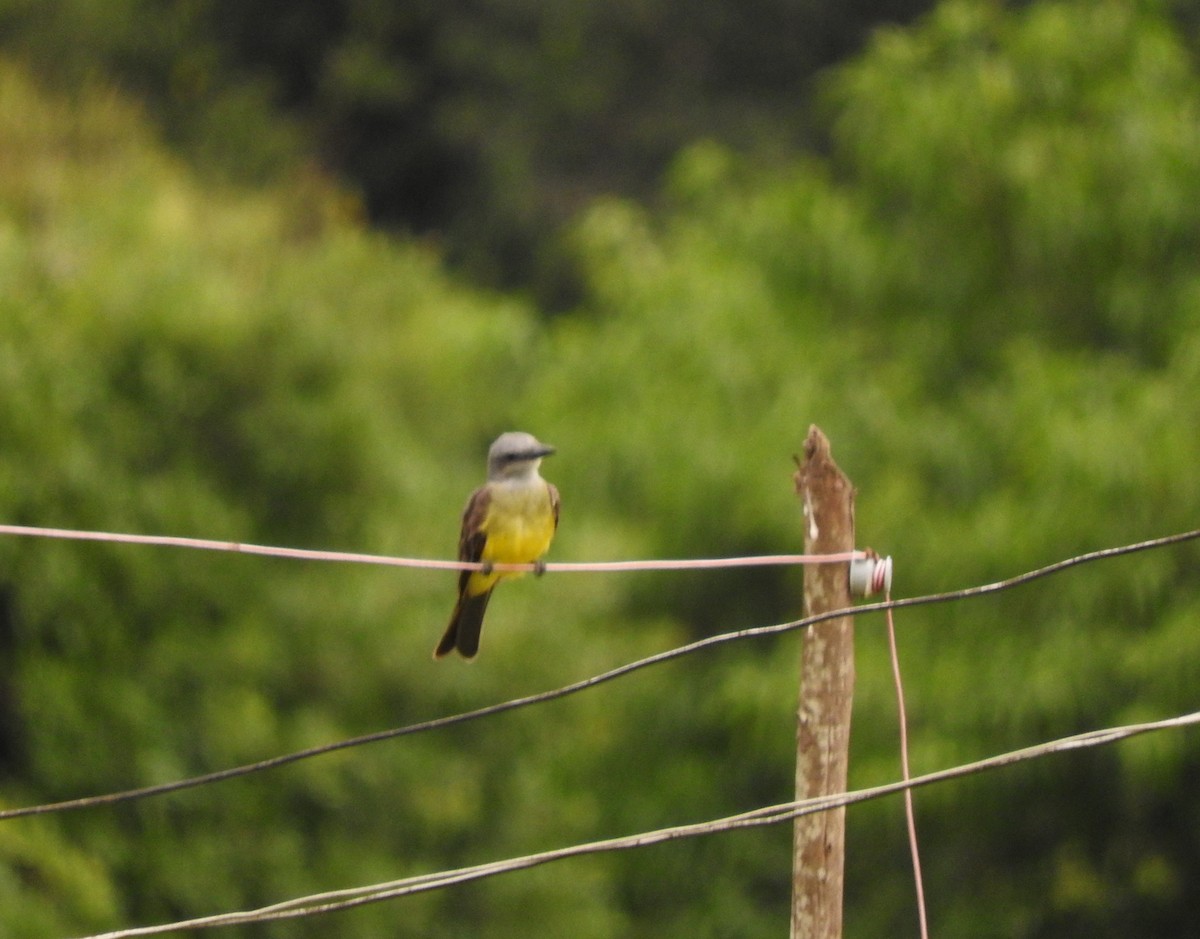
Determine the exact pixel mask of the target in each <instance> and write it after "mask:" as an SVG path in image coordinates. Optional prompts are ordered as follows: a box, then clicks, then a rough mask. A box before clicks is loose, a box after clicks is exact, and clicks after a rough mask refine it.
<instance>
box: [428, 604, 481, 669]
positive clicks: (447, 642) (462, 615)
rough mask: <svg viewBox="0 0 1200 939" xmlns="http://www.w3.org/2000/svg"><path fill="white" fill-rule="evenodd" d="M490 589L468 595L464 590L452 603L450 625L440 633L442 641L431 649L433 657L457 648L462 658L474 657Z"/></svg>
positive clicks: (477, 647)
mask: <svg viewBox="0 0 1200 939" xmlns="http://www.w3.org/2000/svg"><path fill="white" fill-rule="evenodd" d="M491 596H492V591H491V590H488V591H487V592H486V593H481V594H478V595H477V596H474V597H472V596H469V595H468V594H467V592H466V591H465V590H464V591H463V592H462V593H461V594H459V597H458V603H456V604H455V605H454V612H453V613H452V614H450V625H449V626H447V627H446V632H445V633H444V634H443V635H442V641H441V642H439V643H438V644H437V648H436V649H434V650H433V657H434V658H435V659H440V658H441V657H442V656H444V655H446V654H447V653H448V652H450V651H451V650H452V649H458V654H459V655H461V656H462V657H463V658H464V659H473V658H475V653H476V652H478V651H479V633H480V630H482V629H483V614H484V611H485V610H487V605H488V600H489V599H491Z"/></svg>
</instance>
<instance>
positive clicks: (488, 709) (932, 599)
mask: <svg viewBox="0 0 1200 939" xmlns="http://www.w3.org/2000/svg"><path fill="white" fill-rule="evenodd" d="M1197 538H1200V529H1197V530H1195V531H1189V532H1183V533H1180V534H1176V535H1167V536H1164V537H1161V538H1153V539H1150V540H1147V541H1140V542H1137V543H1135V544H1129V545H1122V546H1118V547H1113V548H1103V549H1100V550H1097V551H1090V552H1088V553H1086V554H1081V555H1077V556H1075V557H1072V558H1067V559H1065V560H1062V561H1057V562H1055V563H1053V564H1049V565H1046V566H1045V567H1041V568H1037V569H1036V570H1032V571H1027V572H1025V573H1023V574H1018V575H1016V576H1014V577H1010V578H1008V579H1006V580H1001V581H996V582H994V583H991V584H984V585H981V586H977V587H966V588H963V589H960V590H952V591H947V592H944V593H937V594H928V595H925V596H921V597H907V598H901V599H899V600H884V601H880V602H877V603H865V604H861V605H859V606H856V607H851V608H849V609H845V610H832V611H829V612H826V613H822V614H820V615H817V616H810V617H808V618H806V619H800V620H794V621H791V622H787V623H779V624H776V625H772V626H755V627H751V628H748V629H742V630H737V631H735V632H729V633H721V634H719V635H716V636H708V637H706V638H704V639H699V640H697V641H695V642H691V643H688V644H687V645H683V646H677V647H675V648H673V649H668V650H665V651H663V652H659V653H656V654H654V655H651V656H647V657H646V658H643V659H638V660H637V661H634V662H629V663H626V664H625V665H620V666H617V667H616V668H613V669H610V670H608V671H606V672H601V673H600V674H597V675H593V676H591V677H589V678H585V679H582V680H580V681H576V682H572V683H571V684H568V685H563V686H561V687H559V688H554V689H551V690H549V691H542V692H538V693H536V694H531V695H525V696H523V697H520V698H512V699H510V700H507V701H502V702H499V703H497V704H490V705H486V706H484V707H480V708H475V709H474V710H470V711H463V712H460V713H458V714H451V715H447V716H445V717H437V718H433V719H431V720H427V721H421V722H418V723H415V724H408V725H406V726H403V727H394V728H389V729H387V730H381V731H376V732H374V733H370V734H363V735H361V736H357V737H351V738H348V739H345V740H338V741H334V742H332V743H327V744H321V745H319V746H315V747H310V748H308V749H305V750H298V751H295V752H293V753H286V754H281V755H279V756H274V757H269V758H267V759H265V760H259V761H258V762H255V763H248V764H244V765H242V766H235V767H231V768H228V769H223V770H217V771H214V772H211V773H204V774H202V775H199V776H193V777H190V778H187V779H180V780H174V781H172V782H167V783H159V784H156V785H152V786H143V787H139V788H136V789H127V790H123V791H120V792H111V793H106V794H103V795H97V796H84V797H81V798H78V799H68V800H64V801H61V802H51V803H45V804H42V805H32V806H19V807H17V808H10V809H3V810H0V821H3V820H6V819H10V818H20V817H23V816H29V815H43V814H49V813H52V812H63V811H71V810H77V809H85V808H96V807H99V806H106V805H113V804H116V803H119V802H127V801H130V800H133V799H142V798H149V797H151V796H158V795H165V794H167V793H172V792H179V791H182V790H185V789H192V788H195V787H197V786H203V785H209V784H212V783H218V782H224V781H226V780H230V779H235V778H238V777H242V776H248V775H250V774H252V773H259V772H263V771H265V770H270V769H275V768H278V767H281V766H286V765H288V764H290V763H296V762H299V761H301V760H306V759H312V758H314V757H318V756H324V755H326V754H329V753H335V752H337V751H339V750H345V749H349V748H352V747H359V746H365V745H367V744H372V743H379V742H382V741H384V740H392V739H395V738H398V737H406V736H411V735H413V734H418V733H424V732H426V731H431V730H438V729H441V728H443V727H451V726H454V725H456V724H462V723H466V722H468V721H473V720H478V719H480V718H484V717H491V716H494V715H496V714H503V713H506V712H508V711H513V710H516V709H518V708H523V707H528V706H530V705H535V704H545V703H548V702H550V701H554V700H557V699H559V698H565V697H567V696H568V695H572V694H576V693H578V692H580V691H584V690H586V689H588V688H594V687H596V686H597V685H601V684H605V683H606V682H609V681H613V680H614V679H617V678H621V677H623V676H625V675H628V674H630V673H632V672H635V671H639V670H641V669H643V668H648V667H650V666H652V665H660V664H662V663H664V662H669V661H671V660H673V659H677V658H681V657H682V656H685V655H690V654H691V653H693V652H699V651H700V650H702V649H707V648H710V647H712V646H717V645H723V644H725V643H727V642H734V641H738V640H742V639H751V638H757V637H762V636H773V635H777V634H780V633H785V632H791V631H794V630H797V629H805V628H807V627H809V626H813V625H815V624H816V623H820V622H824V621H825V620H828V619H834V618H837V617H841V616H860V615H863V614H865V613H874V612H879V611H882V610H893V609H900V608H902V607H911V606H922V605H927V604H933V603H945V602H948V601H952V600H965V599H972V598H975V597H982V596H987V595H989V594H992V593H997V592H999V591H1002V590H1009V589H1012V588H1014V587H1018V586H1021V585H1023V584H1027V583H1030V582H1031V581H1034V580H1038V579H1040V578H1042V577H1047V576H1050V575H1052V574H1056V573H1059V572H1061V571H1064V570H1067V569H1068V568H1071V567H1075V566H1077V565H1079V564H1084V563H1088V562H1091V561H1098V560H1105V559H1108V558H1114V557H1119V556H1122V555H1126V554H1132V553H1135V552H1139V551H1146V550H1150V549H1153V548H1162V547H1167V546H1169V545H1174V544H1179V543H1181V542H1185V541H1190V540H1194V539H1197Z"/></svg>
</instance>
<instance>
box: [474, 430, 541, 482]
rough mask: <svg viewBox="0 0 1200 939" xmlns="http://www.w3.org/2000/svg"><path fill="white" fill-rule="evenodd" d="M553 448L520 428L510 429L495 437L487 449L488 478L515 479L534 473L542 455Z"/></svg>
mask: <svg viewBox="0 0 1200 939" xmlns="http://www.w3.org/2000/svg"><path fill="white" fill-rule="evenodd" d="M553 452H554V448H553V447H552V446H550V445H549V444H545V443H542V442H541V441H539V440H538V439H537V437H535V436H533V434H527V433H525V432H524V431H520V430H510V431H509V432H508V433H506V434H501V435H500V436H499V437H497V438H496V440H495V442H493V443H492V445H491V447H490V448H489V449H488V479H492V480H497V479H515V478H519V477H521V476H527V475H529V474H531V473H536V472H537V468H538V464H539V463H541V462H542V457H544V456H550V454H552V453H553Z"/></svg>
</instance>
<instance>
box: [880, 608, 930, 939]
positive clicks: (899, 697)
mask: <svg viewBox="0 0 1200 939" xmlns="http://www.w3.org/2000/svg"><path fill="white" fill-rule="evenodd" d="M886 598H887V599H888V600H891V599H892V595H891V593H890V592H888V593H887V594H886ZM887 627H888V647H889V648H890V649H891V653H892V679H893V680H894V681H895V684H896V703H897V704H898V706H899V713H900V767H901V770H902V771H903V773H904V781H905V782H908V781H909V780H910V779H911V778H912V776H911V774H910V773H909V768H908V717H907V716H906V715H905V712H904V685H903V683H902V682H901V681H900V655H899V653H898V652H897V650H896V625H895V623H894V622H893V621H892V610H891V607H889V608H888V610H887ZM904 814H905V817H906V819H907V821H908V846H909V851H910V852H911V854H912V866H913V879H914V880H915V882H916V887H917V917H918V918H919V920H920V923H921V939H929V922H928V919H927V917H926V914H925V887H924V885H923V883H922V878H921V852H920V850H919V848H918V847H917V820H916V814H915V812H914V811H913V795H912V789H905V790H904Z"/></svg>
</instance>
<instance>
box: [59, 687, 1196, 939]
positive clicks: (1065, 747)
mask: <svg viewBox="0 0 1200 939" xmlns="http://www.w3.org/2000/svg"><path fill="white" fill-rule="evenodd" d="M1198 724H1200V711H1195V712H1192V713H1190V714H1183V715H1180V716H1178V717H1171V718H1165V719H1162V720H1157V721H1146V722H1143V723H1139V724H1126V725H1121V726H1118V727H1108V728H1104V729H1102V730H1093V731H1087V732H1085V733H1081V734H1074V735H1072V736H1069V737H1061V738H1058V739H1056V740H1051V741H1048V742H1045V743H1040V744H1036V745H1034V746H1030V747H1024V748H1022V749H1019V750H1012V751H1009V752H1007V753H1002V754H999V755H997V756H991V757H987V758H985V759H981V760H976V761H974V762H971V763H963V764H960V765H958V766H954V767H951V768H949V769H944V770H937V771H935V772H932V773H925V774H924V775H921V776H915V777H913V778H912V779H908V780H900V781H897V782H891V783H887V784H885V785H881V786H873V787H871V788H868V789H858V790H854V791H851V792H846V793H840V794H837V795H829V796H818V797H816V798H812V799H805V800H803V801H799V802H785V803H782V804H779V805H772V806H766V807H764V808H759V809H754V810H752V811H749V812H743V813H740V814H737V815H731V816H727V817H725V818H719V819H713V820H710V821H706V822H696V823H692V824H688V825H676V826H673V827H670V828H660V829H656V830H654V831H648V832H641V833H639V834H636V835H627V836H624V837H619V838H608V839H604V840H602V841H592V842H586V843H583V844H576V845H571V846H569V847H565V848H556V849H553V850H550V851H542V852H538V853H536V854H529V855H525V856H522V857H517V858H509V859H506V860H502V861H493V862H489V863H485V864H477V865H473V866H471V867H464V868H459V869H456V870H449V871H439V872H437V873H433V874H420V875H417V876H415V877H406V878H402V879H399V880H393V881H389V882H386V883H380V884H374V885H371V886H365V887H353V888H349V889H346V890H335V891H328V892H325V893H320V894H313V895H310V896H306V897H297V898H295V899H291V900H286V901H283V902H281V903H276V904H272V905H270V906H266V907H260V908H259V909H257V910H247V911H242V912H236V913H221V914H217V915H215V916H202V917H198V918H194V919H189V920H181V921H178V922H173V923H162V924H159V925H155V926H139V927H133V928H130V929H119V930H115V931H112V932H106V933H100V934H96V935H92V936H86V937H82V939H133V937H139V936H154V935H162V934H163V933H167V932H174V931H177V930H182V929H211V928H215V927H218V926H239V925H249V924H252V923H264V922H271V921H275V920H284V919H298V918H300V917H305V916H315V915H318V914H324V913H332V912H337V911H340V910H348V909H352V908H354V907H358V906H365V905H367V904H370V903H380V902H382V901H385V900H394V899H398V898H400V897H404V896H409V895H411V894H415V893H423V892H425V891H429V890H436V889H441V888H444V887H450V886H454V885H457V884H462V883H468V882H470V881H474V880H480V879H483V878H485V877H494V876H497V875H499V874H507V873H512V872H515V871H519V870H526V869H529V868H531V867H537V866H540V865H542V864H547V863H551V862H554V861H561V860H566V859H567V858H573V857H581V856H584V855H590V854H599V853H604V852H609V851H625V850H631V849H635V848H643V847H648V846H650V845H655V844H662V843H663V842H666V841H673V840H677V839H680V838H695V837H701V836H705V835H713V834H720V833H722V832H727V831H736V830H739V829H747V828H758V827H762V826H765V825H775V824H779V823H781V822H786V821H790V820H792V819H795V818H797V817H799V816H801V815H809V814H813V813H815V812H825V811H828V810H830V809H835V808H840V807H843V806H850V805H855V804H858V803H860V802H867V801H871V800H874V799H880V798H883V797H885V796H889V795H893V794H895V793H898V792H904V791H908V790H911V789H914V788H917V787H921V786H928V785H933V784H935V783H940V782H945V781H947V780H951V779H959V778H962V777H965V776H971V775H976V774H978V773H983V772H989V771H994V770H997V769H1001V768H1003V767H1006V766H1011V765H1013V764H1016V763H1021V762H1025V761H1027V760H1034V759H1041V758H1044V757H1048V756H1051V755H1054V754H1058V753H1067V752H1070V751H1073V750H1082V749H1087V748H1090V747H1098V746H1104V745H1108V744H1112V743H1116V742H1118V741H1122V740H1127V739H1129V738H1131V737H1135V736H1139V735H1142V734H1146V733H1151V732H1156V731H1163V730H1173V729H1181V728H1185V727H1190V726H1195V725H1198Z"/></svg>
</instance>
